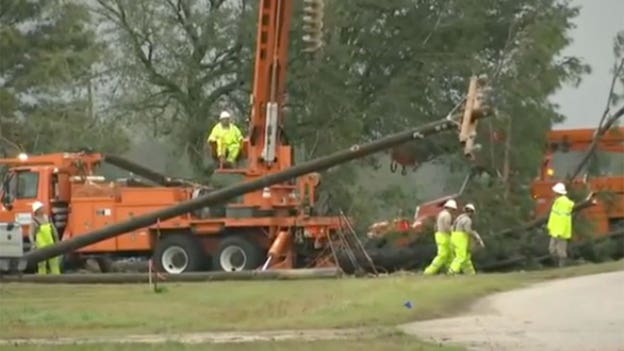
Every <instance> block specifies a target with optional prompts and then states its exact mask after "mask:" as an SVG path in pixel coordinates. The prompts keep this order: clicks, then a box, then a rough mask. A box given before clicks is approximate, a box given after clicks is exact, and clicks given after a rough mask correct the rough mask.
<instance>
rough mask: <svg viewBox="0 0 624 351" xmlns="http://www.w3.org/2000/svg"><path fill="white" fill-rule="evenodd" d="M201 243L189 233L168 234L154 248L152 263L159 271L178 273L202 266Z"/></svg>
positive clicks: (203, 256)
mask: <svg viewBox="0 0 624 351" xmlns="http://www.w3.org/2000/svg"><path fill="white" fill-rule="evenodd" d="M205 258H206V257H205V255H204V252H203V250H202V246H201V243H200V242H199V240H197V239H196V238H195V237H193V236H191V235H189V234H168V235H165V237H164V238H163V239H162V240H161V241H160V242H159V243H158V244H157V246H156V250H154V264H155V266H156V269H157V270H158V271H159V272H165V273H169V274H180V273H184V272H195V271H199V270H201V269H203V268H204V263H205Z"/></svg>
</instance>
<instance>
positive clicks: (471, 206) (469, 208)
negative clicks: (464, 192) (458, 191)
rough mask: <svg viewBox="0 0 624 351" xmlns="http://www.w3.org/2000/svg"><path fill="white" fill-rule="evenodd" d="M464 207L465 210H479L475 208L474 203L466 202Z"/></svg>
mask: <svg viewBox="0 0 624 351" xmlns="http://www.w3.org/2000/svg"><path fill="white" fill-rule="evenodd" d="M464 209H465V210H470V211H472V212H476V211H477V209H476V208H475V205H473V204H466V206H464Z"/></svg>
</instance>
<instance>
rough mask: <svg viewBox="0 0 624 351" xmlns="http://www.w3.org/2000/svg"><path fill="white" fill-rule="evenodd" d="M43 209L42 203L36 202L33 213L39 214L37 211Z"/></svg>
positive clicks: (33, 205)
mask: <svg viewBox="0 0 624 351" xmlns="http://www.w3.org/2000/svg"><path fill="white" fill-rule="evenodd" d="M41 208H43V204H42V203H41V202H40V201H35V202H33V204H32V211H33V212H37V210H39V209H41Z"/></svg>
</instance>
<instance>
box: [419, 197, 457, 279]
mask: <svg viewBox="0 0 624 351" xmlns="http://www.w3.org/2000/svg"><path fill="white" fill-rule="evenodd" d="M455 211H457V203H456V202H455V200H453V199H451V200H448V201H447V202H446V203H444V209H442V211H440V213H438V217H437V218H436V225H435V234H434V238H435V243H436V247H437V250H438V251H437V254H436V257H434V259H433V261H431V264H429V266H427V268H425V272H424V273H425V274H426V275H433V274H436V273H438V272H439V271H440V269H441V268H442V267H444V268H447V269H448V266H449V265H450V264H451V260H452V251H451V227H452V225H453V214H454V212H455Z"/></svg>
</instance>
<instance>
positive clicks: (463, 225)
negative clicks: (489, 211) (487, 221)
mask: <svg viewBox="0 0 624 351" xmlns="http://www.w3.org/2000/svg"><path fill="white" fill-rule="evenodd" d="M475 212H476V208H475V206H474V205H473V204H470V203H469V204H466V206H464V213H462V214H460V215H459V216H457V219H455V222H454V223H453V231H452V233H451V246H452V248H453V254H454V256H455V257H454V258H453V261H452V262H451V266H450V267H449V271H448V273H449V274H459V273H464V274H475V273H476V272H475V268H474V265H473V264H472V246H471V245H472V240H475V241H476V242H477V243H478V244H479V246H481V247H485V244H484V243H483V240H482V239H481V236H480V235H479V233H477V232H476V231H475V230H474V229H472V217H473V216H474V214H475Z"/></svg>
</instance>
